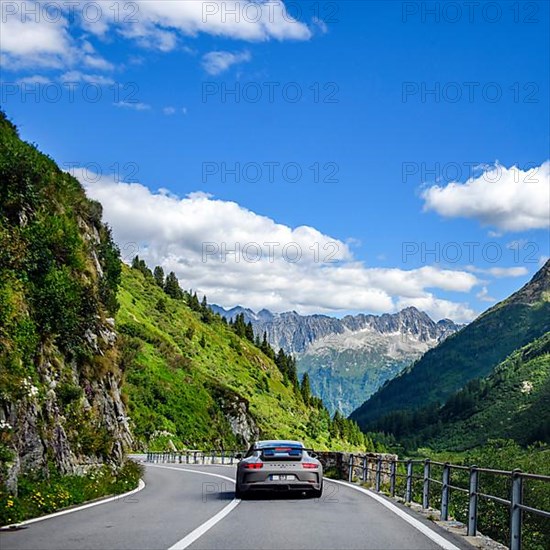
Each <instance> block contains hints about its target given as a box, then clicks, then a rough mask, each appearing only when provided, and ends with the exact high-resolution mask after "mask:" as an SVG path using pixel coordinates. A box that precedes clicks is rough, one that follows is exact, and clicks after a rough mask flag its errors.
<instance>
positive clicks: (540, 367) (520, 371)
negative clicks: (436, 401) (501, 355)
mask: <svg viewBox="0 0 550 550" xmlns="http://www.w3.org/2000/svg"><path fill="white" fill-rule="evenodd" d="M434 420H435V422H433V423H432V424H431V425H429V426H426V427H424V428H422V429H420V430H419V429H418V427H417V429H416V437H420V438H422V439H424V440H428V445H429V446H430V447H433V448H436V449H442V448H444V449H456V450H462V449H470V448H473V447H477V446H480V445H483V444H485V443H486V442H487V441H488V440H489V439H497V438H498V439H513V440H514V441H517V442H518V443H520V444H523V445H526V444H530V443H534V442H536V441H543V442H546V443H550V332H548V333H546V334H545V335H544V336H543V337H542V338H538V339H537V340H535V341H534V342H532V343H531V344H528V345H527V346H525V347H523V348H521V349H520V350H518V351H516V352H514V353H513V354H512V355H511V356H510V357H508V358H507V359H506V360H505V361H503V362H502V363H500V364H499V365H498V366H497V367H496V368H495V370H494V371H493V372H492V373H491V375H490V376H488V377H487V378H486V379H480V380H475V381H472V382H470V383H469V384H468V385H467V386H466V387H465V388H464V389H462V390H461V391H459V392H458V393H456V394H455V395H454V396H453V397H451V398H450V399H449V401H447V403H446V404H445V405H444V406H443V407H442V408H441V409H440V411H439V413H438V415H437V416H436V417H435V418H434ZM417 426H418V425H417ZM411 433H412V435H415V431H414V429H413V430H412V432H411Z"/></svg>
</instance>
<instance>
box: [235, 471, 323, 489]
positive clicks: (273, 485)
mask: <svg viewBox="0 0 550 550" xmlns="http://www.w3.org/2000/svg"><path fill="white" fill-rule="evenodd" d="M270 477H271V476H270V475H260V474H259V473H249V474H247V475H244V476H242V478H241V479H239V482H238V485H239V488H240V490H241V491H319V490H320V489H321V487H322V484H323V478H322V473H321V472H307V473H305V472H301V473H300V475H299V476H298V475H296V479H293V480H272V479H270Z"/></svg>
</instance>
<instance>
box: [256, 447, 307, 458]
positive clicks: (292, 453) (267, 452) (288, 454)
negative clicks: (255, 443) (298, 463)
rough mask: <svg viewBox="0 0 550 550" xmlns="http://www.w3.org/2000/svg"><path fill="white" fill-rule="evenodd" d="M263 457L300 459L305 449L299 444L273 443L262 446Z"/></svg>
mask: <svg viewBox="0 0 550 550" xmlns="http://www.w3.org/2000/svg"><path fill="white" fill-rule="evenodd" d="M259 450H260V452H261V455H262V458H265V459H269V460H300V459H301V458H302V453H303V451H304V449H303V447H301V446H299V445H286V444H281V445H273V446H262V447H260V449H259Z"/></svg>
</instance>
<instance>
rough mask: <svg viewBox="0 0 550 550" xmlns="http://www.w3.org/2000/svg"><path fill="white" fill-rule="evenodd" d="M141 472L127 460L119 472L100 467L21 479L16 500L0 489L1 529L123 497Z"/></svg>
mask: <svg viewBox="0 0 550 550" xmlns="http://www.w3.org/2000/svg"><path fill="white" fill-rule="evenodd" d="M142 472H143V467H142V466H140V465H139V464H136V463H135V462H133V461H131V460H127V461H126V462H125V463H124V465H123V466H122V468H120V469H119V470H118V471H117V470H113V469H112V468H111V467H110V466H101V467H100V468H97V469H95V470H93V471H92V472H89V473H88V474H86V475H82V476H79V475H69V476H60V475H52V476H50V477H49V478H44V477H43V476H40V475H34V476H32V475H26V476H22V477H20V478H19V484H18V494H17V496H13V495H11V494H9V493H7V492H5V490H4V489H2V488H0V526H3V525H12V524H14V523H18V522H21V521H24V520H26V519H30V518H34V517H39V516H43V515H46V514H51V513H53V512H57V511H59V510H61V509H63V508H66V507H68V506H74V505H77V504H82V503H83V502H87V501H90V500H93V499H97V498H100V497H106V496H110V495H117V494H121V493H126V492H128V491H131V490H133V489H135V488H136V487H137V485H138V481H139V479H140V477H141V476H142Z"/></svg>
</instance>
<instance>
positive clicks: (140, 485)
mask: <svg viewBox="0 0 550 550" xmlns="http://www.w3.org/2000/svg"><path fill="white" fill-rule="evenodd" d="M142 489H145V482H144V481H143V479H140V480H139V483H138V486H137V488H136V489H134V490H133V491H128V492H127V493H124V494H122V495H116V496H114V497H109V498H104V499H103V500H98V501H97V502H89V503H88V504H83V505H82V506H78V507H76V508H69V509H67V510H61V511H60V512H54V513H53V514H48V515H47V516H40V517H39V518H33V519H28V520H26V521H21V522H19V523H16V524H14V525H7V526H6V527H2V530H3V531H7V530H9V529H12V528H14V527H24V526H26V525H31V524H32V523H37V522H39V521H45V520H47V519H52V518H57V517H59V516H64V515H65V514H72V513H73V512H80V511H81V510H86V509H87V508H92V507H93V506H99V505H100V504H107V503H108V502H114V501H115V500H124V499H125V498H127V497H129V496H132V495H135V494H136V493H138V492H139V491H141V490H142Z"/></svg>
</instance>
